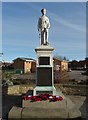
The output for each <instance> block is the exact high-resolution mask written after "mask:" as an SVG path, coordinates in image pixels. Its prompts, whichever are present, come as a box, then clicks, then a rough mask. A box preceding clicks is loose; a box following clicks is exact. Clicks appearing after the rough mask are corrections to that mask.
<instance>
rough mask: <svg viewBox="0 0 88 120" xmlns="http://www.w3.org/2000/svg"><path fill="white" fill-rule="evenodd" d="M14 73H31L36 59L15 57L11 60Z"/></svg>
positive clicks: (34, 68)
mask: <svg viewBox="0 0 88 120" xmlns="http://www.w3.org/2000/svg"><path fill="white" fill-rule="evenodd" d="M13 67H14V70H16V73H33V72H35V71H36V61H35V60H34V59H31V58H20V57H18V58H16V59H14V60H13Z"/></svg>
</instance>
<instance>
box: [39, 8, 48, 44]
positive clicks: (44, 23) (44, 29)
mask: <svg viewBox="0 0 88 120" xmlns="http://www.w3.org/2000/svg"><path fill="white" fill-rule="evenodd" d="M41 13H42V16H41V17H40V18H39V20H38V31H39V32H40V34H41V45H48V29H49V28H50V22H49V18H48V17H46V9H42V10H41Z"/></svg>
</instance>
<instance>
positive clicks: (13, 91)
mask: <svg viewBox="0 0 88 120" xmlns="http://www.w3.org/2000/svg"><path fill="white" fill-rule="evenodd" d="M28 90H33V87H30V86H28V85H25V86H21V85H15V86H9V87H3V88H2V94H8V95H19V94H22V93H26V92H27V91H28Z"/></svg>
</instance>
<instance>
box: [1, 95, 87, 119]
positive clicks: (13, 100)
mask: <svg viewBox="0 0 88 120" xmlns="http://www.w3.org/2000/svg"><path fill="white" fill-rule="evenodd" d="M67 97H69V98H70V99H71V100H72V101H73V102H74V103H75V104H76V106H77V108H79V109H80V111H81V113H82V117H83V118H85V117H86V104H85V103H86V97H85V96H67ZM19 104H21V101H20V97H19V96H3V111H2V112H3V118H7V117H8V112H9V111H10V109H11V108H12V107H13V106H18V105H19Z"/></svg>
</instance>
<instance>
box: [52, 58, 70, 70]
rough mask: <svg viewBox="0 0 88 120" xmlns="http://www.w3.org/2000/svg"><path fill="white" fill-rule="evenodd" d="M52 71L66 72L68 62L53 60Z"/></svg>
mask: <svg viewBox="0 0 88 120" xmlns="http://www.w3.org/2000/svg"><path fill="white" fill-rule="evenodd" d="M53 60H54V61H53V64H54V70H55V71H68V61H67V60H60V59H59V58H56V57H54V58H53Z"/></svg>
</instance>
